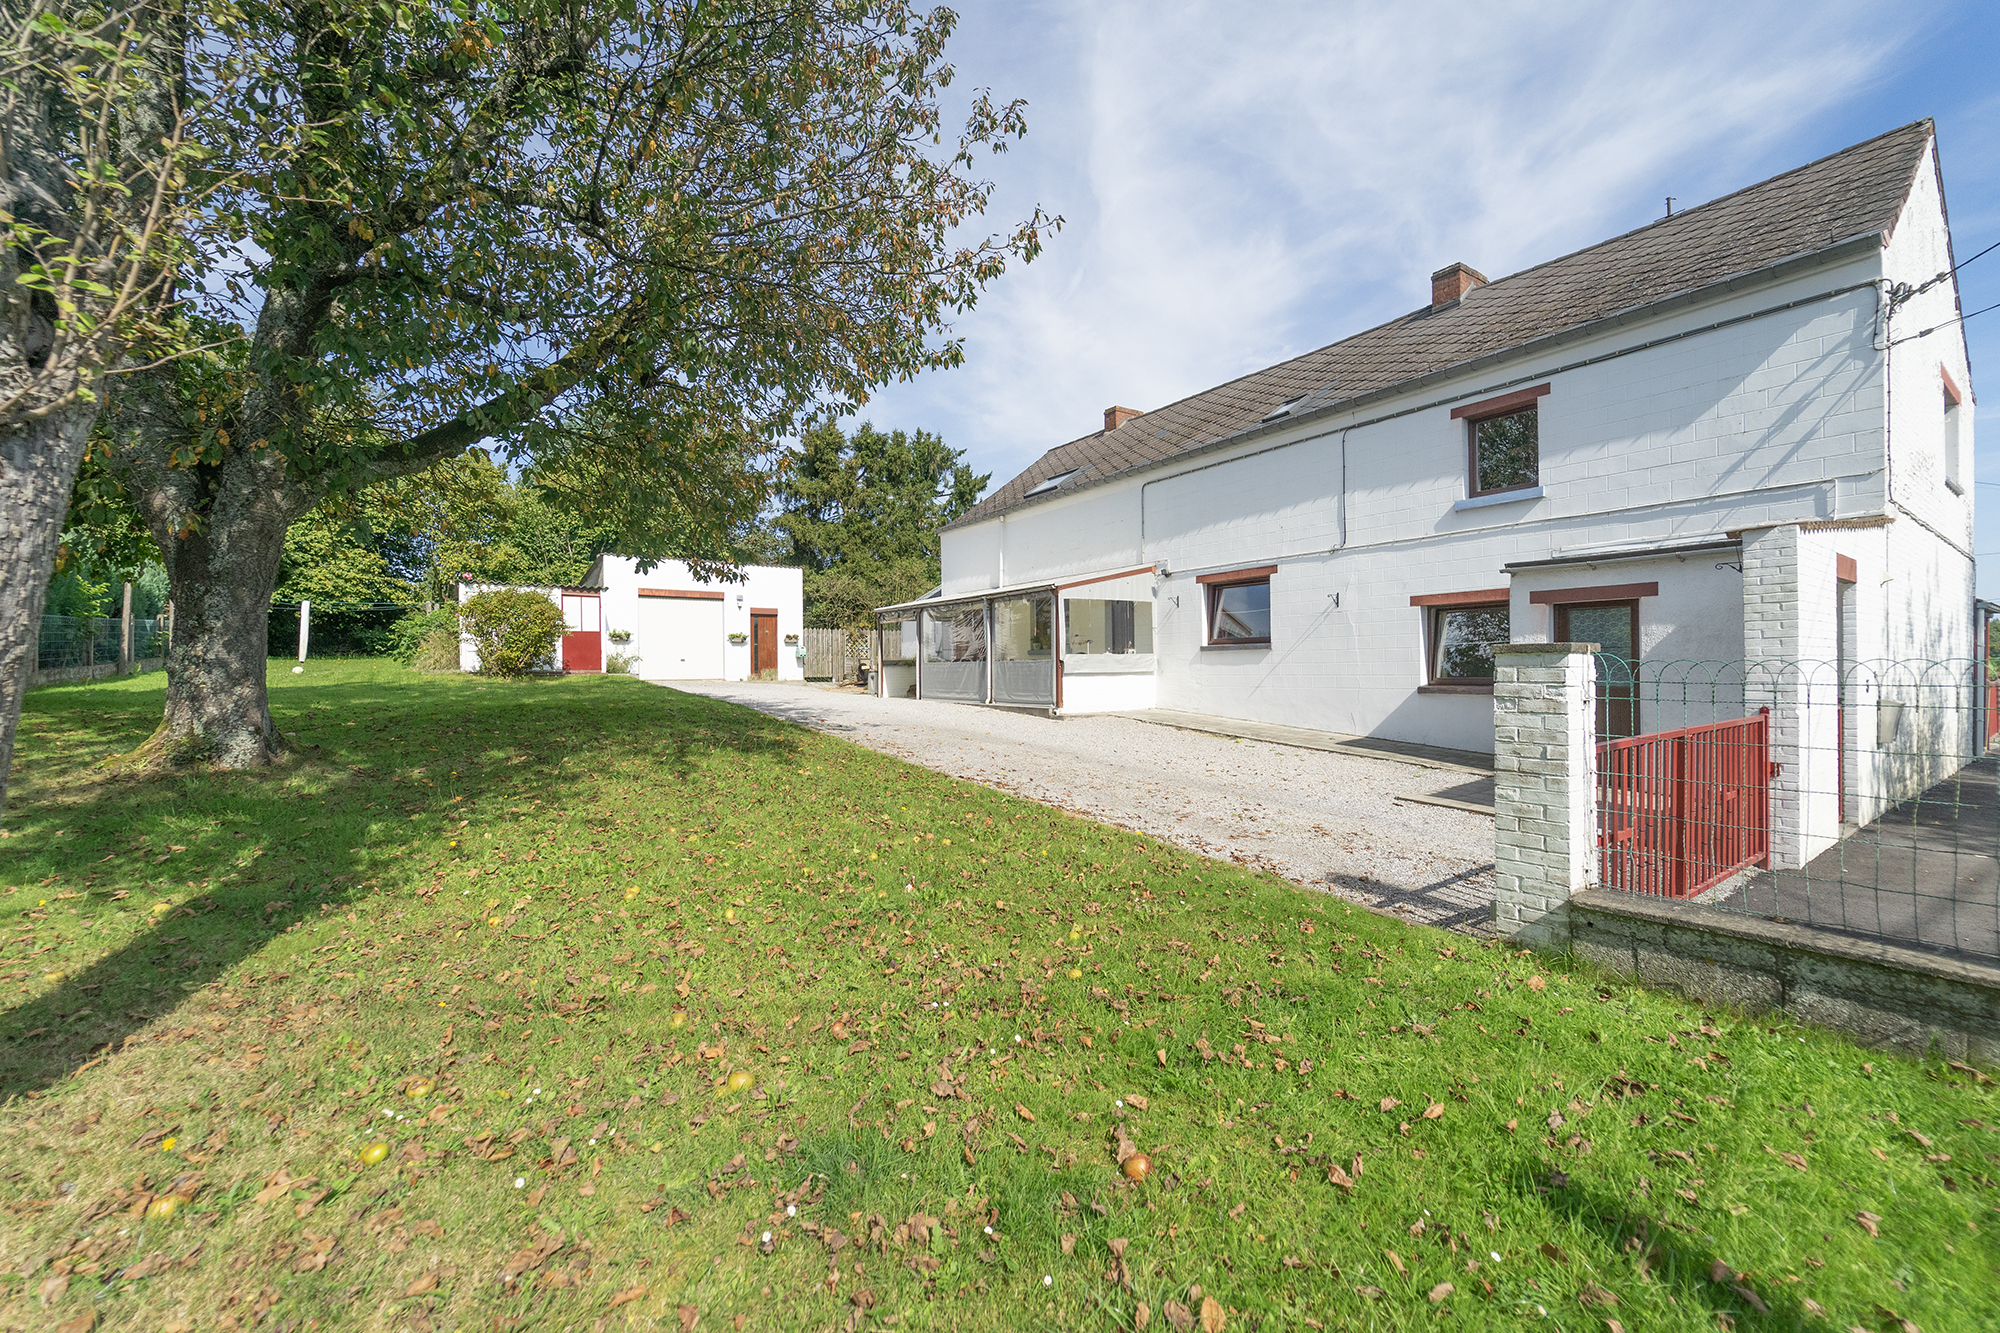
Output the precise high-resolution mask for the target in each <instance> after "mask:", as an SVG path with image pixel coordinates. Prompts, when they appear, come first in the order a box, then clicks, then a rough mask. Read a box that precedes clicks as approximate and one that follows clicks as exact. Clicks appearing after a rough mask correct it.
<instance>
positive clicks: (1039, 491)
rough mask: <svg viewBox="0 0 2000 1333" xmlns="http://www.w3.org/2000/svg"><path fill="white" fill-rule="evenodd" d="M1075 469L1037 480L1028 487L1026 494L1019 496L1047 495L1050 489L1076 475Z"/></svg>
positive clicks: (1025, 497)
mask: <svg viewBox="0 0 2000 1333" xmlns="http://www.w3.org/2000/svg"><path fill="white" fill-rule="evenodd" d="M1076 471H1077V470H1076V469H1075V468H1071V469H1070V470H1069V471H1067V472H1058V473H1056V474H1055V475H1054V476H1053V477H1049V478H1047V479H1045V480H1043V481H1038V482H1036V483H1035V484H1034V485H1033V486H1032V487H1030V488H1029V490H1028V494H1027V495H1024V496H1022V497H1021V498H1022V499H1024V500H1025V499H1028V498H1030V497H1032V496H1037V495H1047V494H1048V493H1049V492H1050V491H1052V490H1054V489H1055V488H1056V487H1058V486H1060V485H1062V484H1063V483H1064V482H1066V481H1068V480H1069V479H1070V478H1071V477H1074V476H1075V475H1076Z"/></svg>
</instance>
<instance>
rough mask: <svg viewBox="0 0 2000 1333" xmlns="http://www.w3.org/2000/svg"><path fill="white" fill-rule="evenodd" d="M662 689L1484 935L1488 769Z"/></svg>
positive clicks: (1147, 732)
mask: <svg viewBox="0 0 2000 1333" xmlns="http://www.w3.org/2000/svg"><path fill="white" fill-rule="evenodd" d="M671 688H674V689H680V690H686V691H688V692H690V693H694V694H702V695H706V696H707V697H709V698H712V699H724V700H728V701H730V702H732V703H739V704H744V705H746V706H748V707H751V708H755V709H758V710H760V711H762V712H765V713H769V714H771V715H772V716H774V717H781V718H786V719H788V720H790V721H793V722H798V723H802V724H803V725H805V726H809V727H812V728H814V729H816V730H819V731H823V732H827V733H829V734H831V735H836V736H840V737H842V738H844V739H846V740H851V741H854V742H856V743H857V744H861V745H865V746H867V747H869V748H870V749H873V750H879V751H881V752H882V753H884V754H892V755H895V756H897V757H898V758H901V759H907V760H910V761H912V762H914V763H919V764H922V765H924V766H925V767H927V768H932V769H936V770H937V771H939V772H942V773H949V774H951V775H953V776H955V777H961V778H965V779H967V780H969V781H973V782H981V783H985V784H986V785H988V786H991V787H997V788H999V789H1001V790H1003V791H1008V792H1012V793H1014V794H1015V795H1018V796H1024V797H1027V798H1028V799H1030V800H1034V801H1040V802H1042V803H1044V804H1047V805H1052V806H1056V807H1058V808H1059V809H1063V810H1068V811H1070V812H1072V813H1075V814H1079V815H1083V816H1085V817H1087V818H1090V819H1096V820H1101V821H1103V822H1106V823H1110V824H1116V825H1118V826H1120V827H1124V828H1131V829H1136V830H1139V831H1141V832H1144V833H1149V834H1152V835H1154V836H1156V837H1159V838H1162V839H1165V840H1166V841H1169V842H1173V843H1175V844H1178V845H1179V846H1182V847H1186V848H1188V849H1189V850H1191V851H1195V852H1199V853H1201V854H1202V855H1205V856H1212V857H1216V858H1218V859H1221V860H1228V861H1234V862H1236V863H1238V864H1240V865H1246V866H1252V867H1256V868H1259V869H1264V870H1269V871H1272V872H1274V873H1276V874H1278V875H1281V876H1283V877H1284V878H1286V879H1289V880H1291V881H1293V882H1294V883H1297V884H1306V885H1313V886H1317V887H1320V888H1325V889H1329V890H1331V891H1333V892H1335V893H1337V894H1340V895H1341V896H1343V897H1346V898H1349V899H1351V900H1352V901H1355V902H1358V903H1363V904H1365V905H1367V906H1370V907H1379V908H1384V909H1387V910H1391V911H1394V912H1396V913H1398V914H1400V915H1402V916H1404V917H1406V918H1408V919H1410V920H1413V921H1420V922H1424V923H1426V924H1430V925H1438V926H1445V927H1448V928H1451V929H1456V930H1461V931H1466V932H1469V933H1478V934H1486V933H1490V927H1489V924H1488V923H1489V921H1490V918H1491V914H1492V901H1493V878H1492V876H1493V820H1492V818H1491V817H1490V816H1489V815H1486V814H1482V813H1479V812H1478V808H1479V806H1480V805H1481V804H1482V803H1483V804H1486V805H1490V803H1491V801H1492V795H1491V779H1490V778H1484V779H1482V778H1481V777H1480V776H1479V775H1478V772H1477V770H1476V769H1472V768H1471V767H1470V766H1469V765H1461V764H1454V765H1453V766H1451V767H1442V766H1440V765H1439V762H1438V761H1437V760H1430V759H1425V758H1423V757H1422V756H1395V757H1392V756H1388V755H1376V754H1371V753H1366V752H1362V751H1359V750H1356V749H1354V748H1351V747H1347V746H1341V745H1328V746H1325V747H1324V748H1321V747H1314V748H1307V747H1305V746H1300V745H1284V744H1278V743H1275V742H1273V741H1268V740H1258V739H1239V738H1237V737H1234V736H1227V735H1217V734H1213V732H1211V731H1207V730H1196V729H1193V728H1191V727H1184V726H1181V725H1178V724H1177V725H1170V726H1163V725H1159V724H1158V723H1157V722H1153V721H1142V720H1139V719H1137V718H1133V717H1122V716H1116V715H1105V716H1096V717H1071V718H1060V719H1058V718H1051V717H1049V716H1047V715H1046V714H1042V713H1034V712H1027V711H1022V710H1015V709H1008V708H982V707H978V706H975V705H969V704H953V703H943V702H938V701H935V700H918V699H878V698H876V697H875V696H873V695H870V694H863V693H861V692H860V691H858V690H855V689H851V688H849V689H836V688H832V687H828V686H820V685H798V684H766V683H759V682H722V681H674V682H672V683H671ZM1288 730H1291V729H1288ZM1305 734H1306V735H1309V736H1311V735H1321V733H1305ZM1330 739H1332V740H1335V741H1338V740H1340V739H1342V738H1338V737H1334V738H1330ZM1452 753H1454V754H1456V753H1457V752H1452ZM1461 758H1463V756H1461ZM1473 758H1477V756H1473ZM1482 781H1484V782H1485V784H1486V786H1485V789H1484V795H1483V796H1482V794H1481V789H1480V783H1481V782H1482Z"/></svg>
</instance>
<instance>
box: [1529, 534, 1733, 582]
mask: <svg viewBox="0 0 2000 1333" xmlns="http://www.w3.org/2000/svg"><path fill="white" fill-rule="evenodd" d="M1742 546H1743V543H1742V542H1741V541H1739V540H1737V539H1736V538H1734V537H1731V536H1730V535H1729V534H1728V533H1725V532H1710V533H1704V534H1703V535H1701V536H1699V537H1680V538H1675V537H1668V538H1663V539H1654V540H1649V541H1640V542H1607V543H1605V544H1603V545H1599V546H1573V547H1570V548H1568V549H1566V550H1564V551H1562V552H1561V553H1560V554H1558V555H1553V556H1550V557H1548V558H1547V559H1545V560H1514V561H1510V562H1508V563H1507V564H1504V565H1502V566H1500V569H1501V571H1502V572H1503V573H1507V574H1519V573H1526V572H1527V571H1529V570H1535V569H1555V568H1558V567H1560V566H1563V565H1602V564H1608V563H1610V562H1611V561H1614V560H1659V559H1663V558H1666V557H1670V556H1689V555H1701V554H1705V553H1708V552H1714V551H1736V550H1740V549H1742Z"/></svg>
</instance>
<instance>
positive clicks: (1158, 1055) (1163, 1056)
mask: <svg viewBox="0 0 2000 1333" xmlns="http://www.w3.org/2000/svg"><path fill="white" fill-rule="evenodd" d="M1153 1058H1154V1059H1156V1060H1158V1061H1159V1062H1160V1068H1162V1069H1165V1068H1166V1067H1167V1048H1166V1047H1164V1046H1162V1047H1160V1049H1158V1050H1157V1051H1154V1052H1153ZM1204 1308H1205V1307H1204ZM1204 1324H1206V1320H1204ZM1216 1327H1217V1328H1220V1327H1221V1325H1220V1324H1218V1325H1216Z"/></svg>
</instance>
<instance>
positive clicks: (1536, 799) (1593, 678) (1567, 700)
mask: <svg viewBox="0 0 2000 1333" xmlns="http://www.w3.org/2000/svg"><path fill="white" fill-rule="evenodd" d="M1596 651H1597V645H1596V644H1594V643H1501V644H1495V645H1494V646H1493V665H1494V680H1493V810H1494V818H1493V862H1494V879H1495V888H1494V895H1493V920H1494V925H1495V926H1496V927H1498V929H1499V931H1500V933H1501V934H1502V935H1505V936H1508V937H1510V938H1512V939H1515V940H1518V941H1520V942H1521V943H1523V944H1527V945H1531V946H1536V947H1562V946H1566V945H1567V944H1568V943H1569V899H1570V896H1571V895H1572V894H1574V893H1576V892H1577V891H1578V890H1579V889H1583V888H1587V887H1588V886H1590V885H1592V884H1595V883H1596V882H1597V669H1596V664H1595V662H1594V661H1593V660H1592V657H1591V654H1592V653H1594V652H1596Z"/></svg>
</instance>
